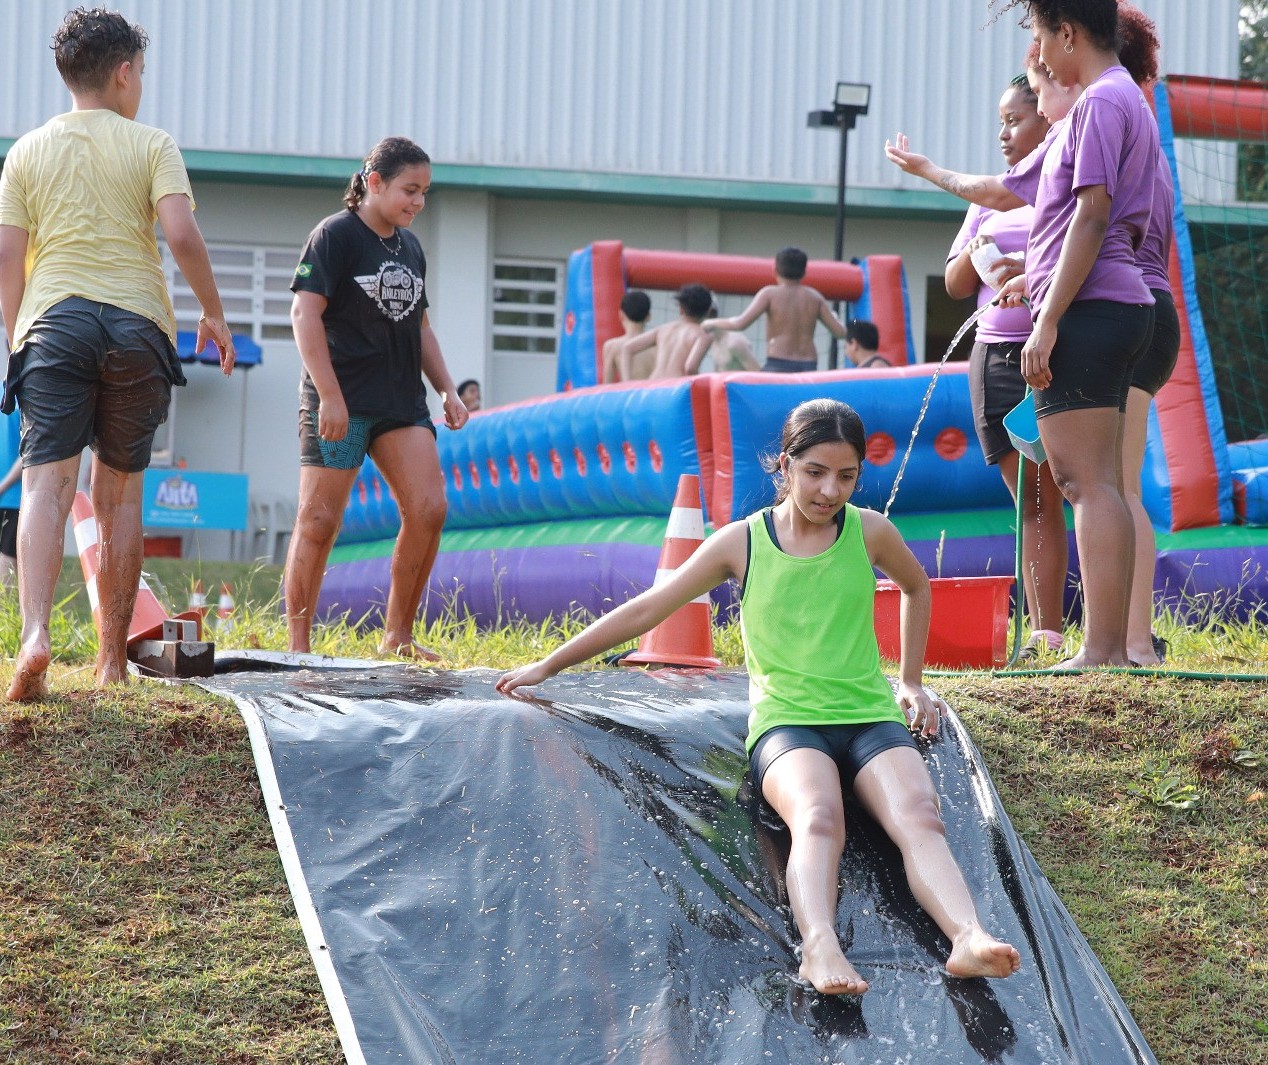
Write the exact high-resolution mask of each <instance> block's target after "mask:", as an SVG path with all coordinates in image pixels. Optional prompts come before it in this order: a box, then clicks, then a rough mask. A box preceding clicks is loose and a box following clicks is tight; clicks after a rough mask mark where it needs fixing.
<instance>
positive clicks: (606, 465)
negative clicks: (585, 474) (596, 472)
mask: <svg viewBox="0 0 1268 1065" xmlns="http://www.w3.org/2000/svg"><path fill="white" fill-rule="evenodd" d="M595 450H596V451H597V452H598V453H599V469H601V470H602V471H603V472H604V473H611V472H612V456H611V455H609V454H608V449H607V448H606V447H604V446H603V445H602V444H600V445H599V446H598V447H596V448H595Z"/></svg>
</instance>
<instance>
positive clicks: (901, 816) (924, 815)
mask: <svg viewBox="0 0 1268 1065" xmlns="http://www.w3.org/2000/svg"><path fill="white" fill-rule="evenodd" d="M896 820H897V825H898V829H899V831H900V832H901V833H902V834H904V835H908V836H920V835H928V834H930V833H933V834H935V835H939V836H945V835H946V832H947V829H946V825H945V824H944V823H943V821H942V812H941V810H939V808H938V797H937V795H935V794H934V793H933V791H932V790H931V791H929V792H928V793H927V794H924V795H921V796H920V797H919V798H918V799H916V800H915V801H913V802H909V803H904V804H903V807H902V809H901V810H900V811H899V812H898V815H897V818H896Z"/></svg>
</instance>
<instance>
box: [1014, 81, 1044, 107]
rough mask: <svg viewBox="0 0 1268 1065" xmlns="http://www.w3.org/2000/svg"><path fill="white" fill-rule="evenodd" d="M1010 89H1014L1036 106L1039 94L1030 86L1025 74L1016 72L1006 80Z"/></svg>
mask: <svg viewBox="0 0 1268 1065" xmlns="http://www.w3.org/2000/svg"><path fill="white" fill-rule="evenodd" d="M1008 87H1009V88H1010V89H1016V90H1017V91H1018V92H1020V93H1021V95H1022V97H1023V98H1024V99H1025V101H1026V102H1027V103H1029V104H1032V105H1035V106H1038V104H1039V94H1038V93H1037V92H1035V90H1034V89H1032V88H1031V87H1030V79H1029V78H1028V77H1026V75H1025V74H1017V75H1015V76H1014V77H1013V78H1011V79H1010V80H1009V82H1008Z"/></svg>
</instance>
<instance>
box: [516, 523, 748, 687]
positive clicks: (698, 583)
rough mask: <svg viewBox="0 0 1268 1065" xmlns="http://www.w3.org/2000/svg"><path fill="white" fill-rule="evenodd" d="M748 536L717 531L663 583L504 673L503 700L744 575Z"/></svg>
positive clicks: (731, 529) (744, 527)
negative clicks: (546, 652) (536, 659)
mask: <svg viewBox="0 0 1268 1065" xmlns="http://www.w3.org/2000/svg"><path fill="white" fill-rule="evenodd" d="M747 537H748V523H747V522H745V521H736V522H732V523H731V524H730V525H727V526H726V527H724V528H722V529H719V530H718V531H717V532H716V533H714V534H713V535H712V536H710V537H709V539H708V540H706V541H705V542H704V543H703V544H702V545H701V546H700V548H699V549H698V550H697V551H696V553H695V554H694V555H692V556H691V558H689V559H688V560H687V561H686V562H685V563H683V565H682V566H680V567H679V568H678V569H676V570H675V571H674V573H673V575H672V576H671V577H670V578H669V579H668V580H666V581H665V582H664V583H662V584H658V585H655V586H653V587H651V588H649V589H647V591H645V592H643V593H642V594H641V595H637V596H635V597H634V598H633V599H631V600H629V602H626V603H622V604H621V605H620V606H619V607H617V608H616V609H615V610H612V611H610V612H609V613H607V614H604V615H603V617H601V618H599V619H598V620H596V621H594V622H592V623H591V624H589V625H587V626H586V628H585V629H583V630H582V631H581V632H579V633H577V635H576V636H574V637H573V638H572V639H571V640H569V641H568V642H567V643H565V644H564V645H563V646H561V647H560V648H558V649H557V650H555V651H553V652H552V653H551V654H549V655H547V656H546V657H545V658H543V659H542V660H541V661H539V662H534V663H532V664H531V665H527V666H520V667H519V668H517V669H512V670H511V671H510V672H508V673H505V674H503V675H502V677H501V679H500V680H498V682H497V690H498V691H500V692H501V693H502V694H503V695H512V694H514V693H515V691H516V690H517V689H518V688H525V687H531V686H532V685H534V684H540V683H541V682H542V681H544V680H545V679H546V678H547V677H553V676H554V675H555V674H556V673H558V672H559V671H560V670H562V669H567V668H568V667H569V666H575V665H576V664H577V663H578V662H585V661H586V660H588V659H591V658H594V657H595V656H596V655H600V654H602V653H603V652H604V651H606V650H608V649H609V648H611V647H615V646H616V645H617V644H620V643H624V642H625V641H626V640H632V639H633V638H634V637H635V636H641V635H642V634H643V633H645V632H648V631H649V630H651V629H653V628H655V627H656V626H657V625H659V624H660V623H661V622H662V621H664V620H665V618H667V617H669V615H670V614H672V613H673V612H674V611H675V610H677V609H678V608H679V607H680V606H683V605H684V604H686V603H690V602H691V601H692V600H693V599H697V598H699V597H700V596H702V595H705V594H707V593H708V592H710V591H712V590H713V589H714V588H716V587H717V586H718V585H719V584H721V583H722V582H723V581H724V580H726V579H727V578H728V577H741V576H743V571H744V563H745V559H746V558H747V556H748V539H747Z"/></svg>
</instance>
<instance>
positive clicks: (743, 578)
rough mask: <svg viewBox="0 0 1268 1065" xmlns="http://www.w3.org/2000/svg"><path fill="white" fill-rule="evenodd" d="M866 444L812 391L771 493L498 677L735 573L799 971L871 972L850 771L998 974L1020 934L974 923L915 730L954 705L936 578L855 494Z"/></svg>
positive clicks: (934, 905) (762, 787)
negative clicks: (898, 629) (888, 602)
mask: <svg viewBox="0 0 1268 1065" xmlns="http://www.w3.org/2000/svg"><path fill="white" fill-rule="evenodd" d="M865 450H866V442H865V436H864V431H863V423H862V421H861V420H860V418H859V416H858V415H857V414H856V413H855V412H854V411H853V410H851V409H850V408H849V407H847V406H846V405H845V404H843V403H838V402H836V401H834V400H828V399H816V400H810V401H808V402H806V403H803V404H801V405H800V406H799V407H797V408H796V409H795V410H794V411H793V412H792V413H791V414H790V415H789V416H788V419H787V420H786V421H785V423H784V430H783V438H782V442H781V449H780V454H779V458H778V464H777V465H775V464H773V463H772V466H773V469H772V472H773V473H774V474H775V477H776V484H777V486H778V494H777V501H776V503H775V505H774V506H773V507H771V508H769V509H767V510H763V511H760V512H758V513H757V514H754V515H752V516H751V517H749V518H748V519H747V520H746V521H737V522H732V523H731V524H730V525H727V526H725V527H724V528H722V529H720V530H718V531H717V532H716V533H715V534H714V535H713V536H711V537H710V538H709V539H708V540H707V541H706V542H705V543H704V545H703V546H702V547H701V548H700V549H699V550H698V551H697V552H696V553H695V554H694V555H693V556H692V557H691V558H690V559H689V560H688V561H687V562H686V563H685V564H684V565H683V566H681V567H680V568H679V569H677V570H675V571H674V573H673V575H672V576H671V577H670V578H669V579H668V580H667V581H665V582H664V583H662V584H657V585H655V586H654V587H652V588H650V589H648V590H647V591H646V592H644V593H643V594H642V595H639V596H638V597H636V598H634V599H632V600H630V601H629V602H627V603H625V604H623V605H622V606H619V607H617V608H616V609H615V610H613V611H612V612H611V613H609V614H606V615H605V616H603V617H602V618H600V619H598V620H597V621H595V622H594V623H593V624H592V625H590V626H589V627H587V628H586V629H585V630H584V631H583V632H581V633H579V634H578V635H577V636H575V637H573V638H572V639H571V640H569V641H568V642H567V643H565V644H564V645H563V646H562V647H560V648H559V649H558V650H557V651H555V652H554V653H553V654H551V655H548V656H547V657H546V658H544V659H542V660H541V661H540V662H536V663H534V664H532V665H529V666H523V667H521V668H519V669H514V670H511V671H510V672H509V673H507V674H505V675H504V676H503V677H502V678H501V679H500V680H499V681H498V683H497V688H498V690H499V691H501V692H502V693H503V694H506V695H512V694H514V693H516V692H517V691H518V689H520V688H524V687H528V686H531V685H535V684H540V683H541V682H542V681H544V680H546V679H547V678H548V677H551V676H553V675H554V674H556V673H558V672H559V671H560V670H562V669H565V668H567V667H568V666H572V665H576V664H577V663H579V662H582V661H585V660H586V659H589V658H593V657H595V656H596V655H599V654H601V653H602V652H603V651H605V650H607V649H608V648H610V647H613V646H615V645H617V644H620V643H623V642H625V641H626V640H630V639H633V638H634V637H635V636H637V635H639V634H640V633H643V632H646V631H648V630H649V629H651V628H653V627H654V626H655V625H657V624H658V623H659V622H661V621H662V620H664V619H665V618H666V617H668V616H669V615H670V614H671V613H672V612H673V611H674V610H676V609H677V608H678V607H680V606H682V605H683V604H684V603H688V602H690V601H691V600H693V599H696V598H697V597H699V596H702V595H704V594H706V593H707V592H708V591H709V590H710V589H712V588H714V587H715V586H717V585H719V584H721V583H722V582H723V581H725V580H727V579H729V578H735V579H736V580H737V581H739V582H740V586H741V589H742V592H741V599H740V626H741V632H742V634H743V639H744V657H745V664H746V666H747V668H748V675H749V698H750V700H751V701H752V712H751V713H750V715H749V734H748V740H747V746H748V750H749V760H750V766H751V769H752V774H753V778H754V783H755V784H756V785H757V788H758V789H759V791H760V793H761V794H762V796H763V797H764V798H765V799H766V801H767V802H769V803H770V804H771V806H773V807H774V809H775V811H776V812H777V813H778V814H779V815H780V817H782V818H783V820H784V822H785V823H786V824H787V826H788V829H789V832H790V833H791V836H792V849H791V853H790V855H789V859H788V871H787V881H788V895H789V900H790V902H791V904H792V910H793V917H794V919H795V920H796V922H797V928H798V931H799V932H800V933H801V938H802V945H803V946H802V950H803V954H802V964H801V976H802V978H803V979H805V980H808V981H809V982H810V983H812V984H813V985H814V986H815V987H816V988H817V989H818V990H819V991H821V992H824V993H826V994H862V993H863V992H864V991H866V990H867V986H868V985H867V981H866V980H864V979H863V977H862V976H860V975H859V973H858V972H857V971H856V970H855V969H854V967H853V966H852V965H851V964H850V963H849V962H848V961H846V959H845V955H844V954H843V953H842V951H841V945H840V943H839V941H838V939H837V935H836V906H837V897H838V896H837V878H838V875H839V868H840V861H841V854H842V851H843V849H844V846H845V808H844V800H843V797H842V785H843V784H844V785H846V786H848V787H850V788H852V789H853V792H854V795H855V796H856V797H857V799H858V801H859V802H860V803H861V804H862V806H863V808H864V809H866V810H867V811H868V813H870V814H871V815H872V817H874V818H875V819H876V821H877V823H878V824H880V826H881V827H882V828H883V829H884V830H885V832H886V834H887V835H888V836H889V838H890V839H891V840H892V841H893V842H894V843H895V844H896V845H897V847H898V848H899V850H900V851H901V852H902V856H903V866H904V869H905V871H906V873H907V882H908V884H909V885H910V887H911V890H912V894H913V895H915V897H916V900H917V902H919V903H920V905H921V906H922V907H923V908H924V909H925V911H926V912H927V913H928V914H929V916H930V917H932V918H933V919H934V921H935V922H936V923H937V925H938V927H939V928H941V929H942V931H943V932H944V933H945V934H946V936H947V937H948V939H950V940H951V955H950V957H949V958H948V959H947V971H948V972H949V973H951V974H952V975H954V976H960V977H975V976H997V977H1002V976H1009V975H1011V974H1012V973H1014V972H1016V971H1017V969H1018V968H1019V967H1020V965H1021V959H1020V957H1019V955H1018V953H1017V951H1016V949H1014V948H1013V947H1012V946H1010V945H1009V944H1007V943H1002V942H1000V941H999V940H997V939H995V938H993V937H992V936H990V935H988V934H987V933H986V932H985V931H984V930H983V928H982V926H981V924H980V923H979V922H978V918H977V913H976V910H975V909H974V906H973V900H972V898H971V897H970V896H969V891H968V887H967V886H966V884H965V882H964V877H963V875H962V874H961V872H960V869H959V867H958V866H957V865H956V863H955V859H954V858H953V857H952V855H951V851H950V849H949V848H948V847H947V842H946V835H945V828H944V826H943V823H942V818H941V816H940V815H939V812H938V799H937V795H936V793H935V792H934V788H933V783H932V781H931V779H930V777H929V773H928V770H927V769H926V767H925V763H924V759H923V758H922V757H921V754H920V751H919V749H918V748H917V746H916V743H915V741H914V740H913V739H912V733H913V732H915V733H919V734H921V735H923V736H926V737H932V736H934V735H935V734H936V733H937V730H938V722H939V719H940V716H941V714H942V712H943V711H944V710H945V709H946V707H945V704H944V703H942V701H941V700H939V699H936V698H934V697H931V696H930V695H929V693H928V692H926V691H925V689H924V688H923V687H922V685H921V669H922V659H923V656H924V648H925V640H926V638H927V635H928V631H929V603H930V592H929V578H928V577H927V576H926V575H925V572H924V570H923V569H921V567H920V563H919V562H917V561H916V557H915V556H914V555H913V554H912V553H911V550H910V549H909V548H908V547H907V545H906V544H905V543H904V542H903V539H902V537H901V536H900V535H899V533H898V530H897V529H895V528H894V526H893V524H891V523H890V521H889V520H888V519H886V518H885V517H883V516H882V515H880V514H878V513H875V512H874V511H870V510H860V509H859V508H857V507H854V506H851V505H850V503H849V499H850V496H851V494H852V493H853V492H854V488H855V486H856V485H857V483H858V478H859V473H860V471H861V469H862V465H863V455H864V453H865ZM873 566H876V567H878V568H879V569H880V570H882V571H883V572H884V573H885V574H886V575H888V576H889V577H890V578H891V579H892V580H893V581H894V582H895V583H896V584H897V585H898V586H899V588H900V589H901V591H902V595H903V605H902V618H903V629H902V661H901V665H900V683H899V686H898V693H897V701H895V695H894V693H893V692H892V691H891V690H890V686H889V683H888V682H887V681H886V679H885V677H884V675H883V674H882V673H881V669H880V655H879V652H878V650H877V646H876V636H875V632H874V630H873V627H872V601H873V596H874V593H875V587H876V580H875V576H874V574H873V572H872V567H873Z"/></svg>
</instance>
